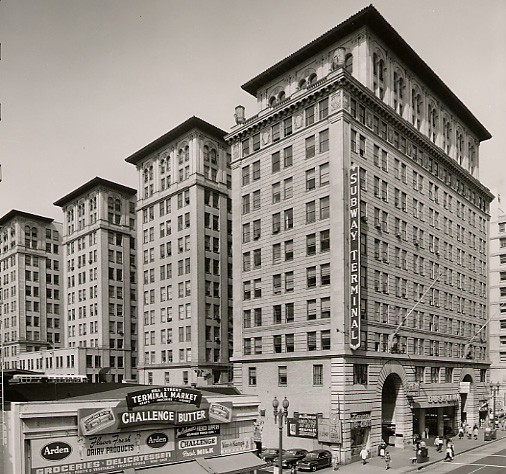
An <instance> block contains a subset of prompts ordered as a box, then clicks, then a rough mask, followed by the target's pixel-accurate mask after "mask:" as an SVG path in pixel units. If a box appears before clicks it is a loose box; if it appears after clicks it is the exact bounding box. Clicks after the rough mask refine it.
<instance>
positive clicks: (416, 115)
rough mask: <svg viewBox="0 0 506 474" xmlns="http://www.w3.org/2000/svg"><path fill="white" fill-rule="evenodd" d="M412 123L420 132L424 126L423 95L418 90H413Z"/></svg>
mask: <svg viewBox="0 0 506 474" xmlns="http://www.w3.org/2000/svg"><path fill="white" fill-rule="evenodd" d="M411 123H412V124H413V126H414V127H415V128H416V129H417V130H420V126H421V124H422V95H421V94H420V92H418V91H417V90H416V89H412V90H411Z"/></svg>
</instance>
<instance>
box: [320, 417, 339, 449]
mask: <svg viewBox="0 0 506 474" xmlns="http://www.w3.org/2000/svg"><path fill="white" fill-rule="evenodd" d="M318 441H320V442H321V443H340V442H341V429H340V423H339V422H338V421H337V422H332V420H330V419H328V418H318Z"/></svg>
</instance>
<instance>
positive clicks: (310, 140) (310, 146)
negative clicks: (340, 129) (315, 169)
mask: <svg viewBox="0 0 506 474" xmlns="http://www.w3.org/2000/svg"><path fill="white" fill-rule="evenodd" d="M305 143H306V158H313V157H314V156H315V153H316V151H315V137H314V135H312V136H310V137H307V138H306V142H305Z"/></svg>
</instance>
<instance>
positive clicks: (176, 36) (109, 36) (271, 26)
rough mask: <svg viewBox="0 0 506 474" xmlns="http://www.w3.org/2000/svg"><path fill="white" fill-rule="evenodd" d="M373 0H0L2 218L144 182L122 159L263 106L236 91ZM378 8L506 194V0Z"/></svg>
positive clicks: (412, 2)
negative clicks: (432, 79)
mask: <svg viewBox="0 0 506 474" xmlns="http://www.w3.org/2000/svg"><path fill="white" fill-rule="evenodd" d="M370 3H371V1H370V0H368V1H362V0H312V1H311V2H308V1H307V0H1V1H0V42H1V43H2V48H1V53H2V56H1V60H0V102H1V107H2V108H1V111H2V115H1V121H0V164H1V165H2V176H3V180H2V182H1V183H0V216H3V215H4V214H5V213H7V212H8V211H10V210H11V209H18V210H21V211H25V212H30V213H34V214H39V215H42V216H47V217H52V218H55V219H56V220H58V221H62V213H61V209H60V208H58V207H55V206H54V205H53V202H55V201H56V200H57V199H59V198H61V197H63V196H65V195H66V194H68V193H69V192H71V191H72V190H74V189H75V188H77V187H79V186H80V185H82V184H84V183H85V182H87V181H88V180H90V179H92V178H94V177H95V176H100V177H102V178H105V179H109V180H112V181H115V182H118V183H121V184H124V185H126V186H131V187H133V188H137V175H136V170H135V167H134V166H133V165H130V164H128V163H126V162H125V161H124V160H125V158H126V157H128V156H129V155H131V154H132V153H134V152H135V151H137V150H139V149H140V148H142V147H143V146H144V145H146V144H147V143H150V142H151V141H153V140H154V139H156V138H158V137H159V136H161V135H163V134H164V133H166V132H167V131H169V130H171V129H172V128H174V127H175V126H177V125H178V124H180V123H181V122H183V121H184V120H186V119H187V118H189V117H191V116H193V115H196V116H198V117H200V118H202V119H204V120H206V121H208V122H210V123H212V124H213V125H216V126H217V127H219V128H221V129H223V130H225V131H229V130H230V128H231V127H232V126H233V124H234V117H233V115H234V108H235V106H236V105H238V104H241V105H244V106H245V107H246V116H247V117H249V116H251V115H254V114H256V113H257V112H258V109H257V105H256V100H255V98H254V97H252V96H251V95H249V94H248V93H246V92H245V91H243V90H242V89H241V85H242V84H244V83H245V82H247V81H248V80H249V79H251V78H253V77H255V76H256V75H257V74H259V73H260V72H263V71H264V70H265V69H267V68H268V67H270V66H271V65H273V64H275V63H276V62H278V61H279V60H281V59H283V58H285V57H286V56H288V55H289V54H291V53H293V52H294V51H296V50H298V49H299V48H301V47H302V46H304V45H306V44H307V43H309V42H310V41H312V40H313V39H315V38H317V37H318V36H320V35H321V34H323V33H324V32H326V31H328V30H329V29H331V28H333V27H334V26H336V25H337V24H339V23H341V22H342V21H344V20H346V19H347V18H349V17H350V16H352V15H353V14H355V13H356V12H358V11H359V10H361V9H362V8H364V7H365V6H367V5H369V4H370ZM372 4H373V5H374V6H375V7H376V8H377V9H378V10H379V12H380V13H381V14H382V15H383V16H384V17H385V19H386V20H387V21H388V22H389V23H390V24H391V25H392V26H393V27H394V29H396V30H397V32H398V33H399V34H400V35H401V36H402V37H403V38H404V40H405V41H406V42H407V43H408V44H409V45H410V46H411V47H412V48H413V49H414V50H415V51H416V52H417V53H418V55H419V56H420V57H421V58H422V59H423V60H424V61H425V62H426V63H427V64H428V65H429V66H430V67H431V68H432V69H433V71H434V72H435V73H436V74H438V75H439V77H440V78H441V79H442V80H443V81H444V82H445V83H446V84H447V85H448V87H449V88H450V89H451V90H452V91H453V92H454V93H455V94H456V95H457V96H458V97H459V98H460V99H461V100H462V102H464V104H465V105H466V106H467V107H468V108H469V109H470V110H471V112H472V113H473V114H474V115H475V116H476V117H477V118H478V119H479V120H480V121H481V123H482V124H483V125H484V126H485V127H486V128H487V129H488V130H489V131H490V133H491V134H492V136H493V138H492V139H491V140H488V141H486V142H483V143H482V144H481V147H480V180H481V181H482V182H483V183H484V184H485V186H487V187H488V188H490V189H491V190H493V191H496V192H500V193H502V194H503V195H505V196H506V193H505V192H506V173H504V171H506V167H505V166H504V164H503V161H504V158H503V156H504V150H506V133H505V132H506V87H505V86H506V54H505V52H504V47H505V45H506V1H504V0H480V1H479V2H478V1H476V0H376V1H374V2H372Z"/></svg>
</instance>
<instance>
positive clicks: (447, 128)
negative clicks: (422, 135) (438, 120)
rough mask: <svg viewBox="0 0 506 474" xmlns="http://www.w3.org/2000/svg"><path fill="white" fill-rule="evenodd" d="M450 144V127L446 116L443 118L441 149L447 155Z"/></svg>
mask: <svg viewBox="0 0 506 474" xmlns="http://www.w3.org/2000/svg"><path fill="white" fill-rule="evenodd" d="M451 144H452V127H451V124H450V120H449V119H448V118H447V117H444V118H443V150H444V151H445V153H446V154H447V155H449V154H450V151H451Z"/></svg>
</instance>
